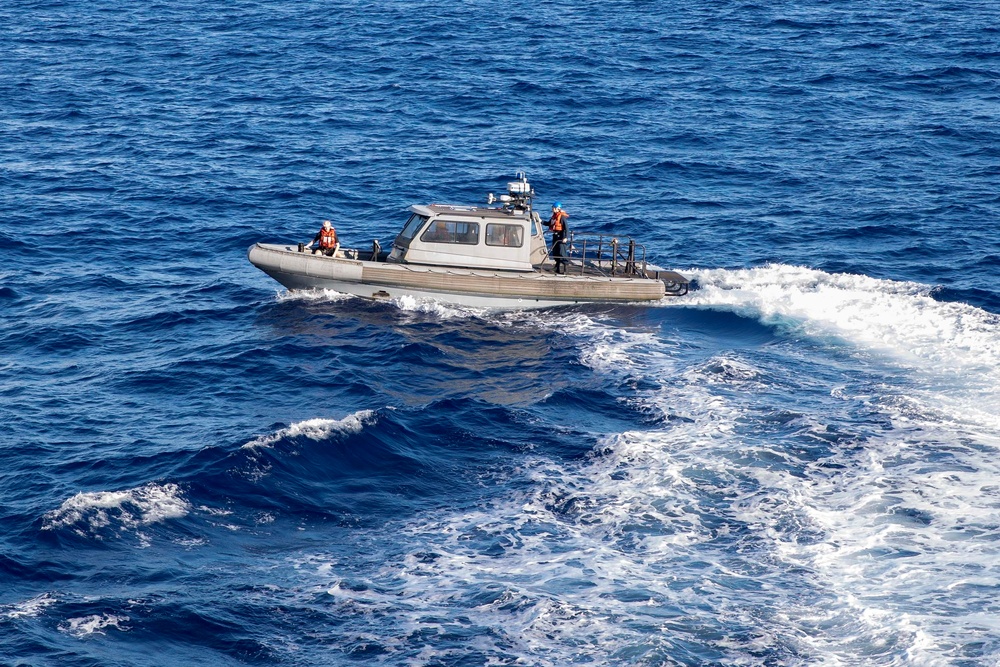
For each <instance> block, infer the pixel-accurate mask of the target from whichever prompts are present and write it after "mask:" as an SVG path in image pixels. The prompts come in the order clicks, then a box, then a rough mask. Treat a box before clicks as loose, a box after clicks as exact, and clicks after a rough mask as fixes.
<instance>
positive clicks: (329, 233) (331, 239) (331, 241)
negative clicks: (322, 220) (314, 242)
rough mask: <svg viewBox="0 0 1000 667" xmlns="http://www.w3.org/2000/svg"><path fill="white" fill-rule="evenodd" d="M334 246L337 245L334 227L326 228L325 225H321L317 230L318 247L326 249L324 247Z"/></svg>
mask: <svg viewBox="0 0 1000 667" xmlns="http://www.w3.org/2000/svg"><path fill="white" fill-rule="evenodd" d="M336 246H337V230H336V229H334V228H333V227H331V228H330V229H327V228H326V227H323V228H322V229H321V230H319V247H320V248H323V249H326V248H334V247H336Z"/></svg>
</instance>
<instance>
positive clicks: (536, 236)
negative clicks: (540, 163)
mask: <svg viewBox="0 0 1000 667" xmlns="http://www.w3.org/2000/svg"><path fill="white" fill-rule="evenodd" d="M409 211H410V213H411V215H410V219H409V220H407V222H406V225H405V226H404V227H403V231H401V232H400V233H399V235H398V236H397V237H396V240H395V241H394V242H393V244H392V252H391V253H390V254H389V261H390V262H401V263H406V264H429V265H434V266H455V267H463V268H472V269H499V270H503V271H533V270H534V268H535V267H536V266H538V265H540V264H542V262H544V261H545V259H546V257H547V254H546V249H545V238H544V237H543V236H542V222H541V219H540V218H539V217H538V214H537V213H535V212H533V211H532V210H531V209H530V208H527V209H521V208H510V207H505V208H488V207H485V206H450V205H443V204H431V205H429V206H419V205H418V206H411V207H410V208H409Z"/></svg>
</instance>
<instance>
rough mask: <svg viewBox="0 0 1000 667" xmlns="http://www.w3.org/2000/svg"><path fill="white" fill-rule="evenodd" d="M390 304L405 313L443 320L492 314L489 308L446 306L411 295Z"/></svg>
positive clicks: (401, 297) (392, 300) (397, 298)
mask: <svg viewBox="0 0 1000 667" xmlns="http://www.w3.org/2000/svg"><path fill="white" fill-rule="evenodd" d="M390 303H392V304H393V305H395V306H396V307H397V308H399V309H400V310H401V311H403V312H409V313H426V314H428V315H434V316H435V317H437V318H439V319H442V320H450V319H456V318H459V319H467V318H470V317H482V316H483V315H485V314H487V313H489V312H490V310H489V309H488V308H474V307H472V306H459V305H456V304H446V303H442V302H440V301H435V300H433V299H422V298H421V299H418V298H416V297H413V296H410V295H405V296H400V297H394V298H392V299H391V300H390Z"/></svg>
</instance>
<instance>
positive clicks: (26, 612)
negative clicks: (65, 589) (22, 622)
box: [0, 593, 59, 619]
mask: <svg viewBox="0 0 1000 667" xmlns="http://www.w3.org/2000/svg"><path fill="white" fill-rule="evenodd" d="M58 601H59V600H57V599H56V598H55V597H54V596H53V595H51V594H50V593H42V594H41V595H36V596H35V597H33V598H31V599H30V600H25V601H24V602H18V603H16V604H12V605H3V606H0V609H3V610H5V611H3V612H2V614H3V617H4V618H10V619H17V618H33V617H35V616H38V615H39V614H41V613H42V611H44V610H45V608H46V607H49V606H51V605H54V604H55V603H56V602H58Z"/></svg>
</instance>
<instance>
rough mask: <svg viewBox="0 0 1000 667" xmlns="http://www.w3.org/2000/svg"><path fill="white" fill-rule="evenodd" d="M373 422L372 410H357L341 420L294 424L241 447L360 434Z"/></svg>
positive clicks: (316, 420) (315, 420)
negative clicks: (302, 438)
mask: <svg viewBox="0 0 1000 667" xmlns="http://www.w3.org/2000/svg"><path fill="white" fill-rule="evenodd" d="M374 421H375V412H374V411H372V410H359V411H357V412H355V413H352V414H349V415H347V416H346V417H344V418H342V419H325V418H322V417H317V418H315V419H307V420H305V421H301V422H296V423H294V424H292V425H291V426H289V427H287V428H283V429H281V430H279V431H276V432H274V433H270V434H268V435H262V436H260V437H259V438H255V439H254V440H251V441H250V442H248V443H246V444H245V445H243V449H257V448H262V447H270V446H271V445H273V444H274V443H276V442H278V441H280V440H284V439H286V438H295V437H299V436H301V437H305V438H309V439H310V440H325V439H326V438H329V437H331V436H332V435H334V434H338V433H339V434H343V435H350V434H352V433H360V432H361V431H362V429H364V427H365V426H366V425H368V424H372V423H374Z"/></svg>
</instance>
